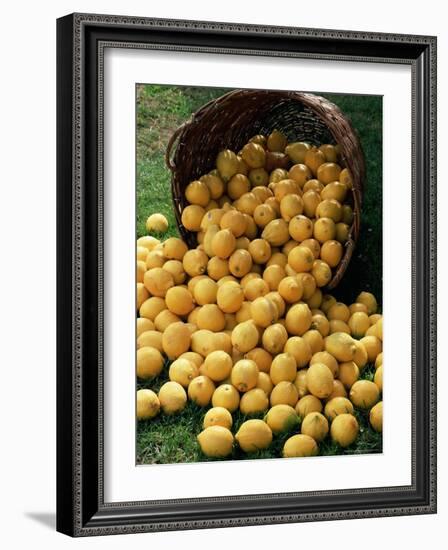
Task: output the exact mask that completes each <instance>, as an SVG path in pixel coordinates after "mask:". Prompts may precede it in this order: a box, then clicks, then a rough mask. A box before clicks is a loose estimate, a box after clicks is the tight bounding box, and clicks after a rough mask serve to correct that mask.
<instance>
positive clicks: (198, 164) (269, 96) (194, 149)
mask: <svg viewBox="0 0 448 550" xmlns="http://www.w3.org/2000/svg"><path fill="white" fill-rule="evenodd" d="M273 129H277V130H280V131H281V132H283V133H284V134H285V135H286V136H287V138H288V141H307V142H310V143H312V144H316V145H318V144H321V143H333V144H336V143H337V144H339V145H340V147H341V164H342V165H343V166H345V167H347V168H348V169H349V170H350V171H351V173H352V178H353V188H352V190H351V203H352V207H353V212H354V220H353V224H352V227H351V229H350V236H349V239H348V241H347V243H346V245H345V253H344V256H343V258H342V260H341V263H340V264H339V265H338V267H337V268H336V270H335V271H334V273H333V278H332V280H331V281H330V283H329V284H328V285H327V289H332V288H334V287H335V286H336V285H337V284H338V283H339V282H340V280H341V278H342V276H343V274H344V272H345V270H346V269H347V266H348V264H349V262H350V259H351V256H352V254H353V250H354V247H355V244H356V241H357V239H358V236H359V228H360V212H361V202H362V186H363V180H364V175H365V164H364V155H363V152H362V149H361V145H360V142H359V139H358V136H357V134H356V131H355V130H354V128H353V127H352V125H351V123H350V121H349V120H348V119H347V118H346V117H345V116H344V114H343V113H342V112H341V110H340V109H339V108H338V107H337V106H336V105H334V104H333V103H331V102H330V101H328V100H326V99H324V98H323V97H320V96H317V95H314V94H309V93H301V92H289V91H275V90H234V91H231V92H228V93H227V94H224V95H223V96H221V97H219V98H217V99H214V100H212V101H210V102H209V103H207V104H206V105H204V106H203V107H201V108H200V109H199V110H198V111H196V113H194V114H193V115H192V116H191V118H190V120H188V121H187V122H185V123H184V124H183V125H182V126H180V127H179V128H178V129H177V130H176V131H175V132H174V134H173V135H172V137H171V139H170V141H169V143H168V146H167V150H166V163H167V166H168V167H169V169H170V170H171V173H172V196H173V202H174V210H175V213H176V219H177V224H178V226H179V231H180V234H181V236H182V238H183V239H184V240H185V241H186V242H187V244H188V245H189V246H190V247H193V246H196V235H195V234H194V233H190V232H188V231H187V230H186V229H185V228H184V227H183V226H182V222H181V214H182V210H183V208H185V206H187V202H186V199H185V195H184V191H185V188H186V186H187V185H188V184H189V183H190V182H191V181H193V180H195V179H198V178H199V177H200V176H201V175H203V174H205V173H207V172H209V171H210V170H212V169H213V168H214V167H215V161H216V157H217V154H218V153H219V151H221V150H222V149H231V150H233V151H239V150H240V149H241V148H242V147H243V145H244V144H245V143H246V142H247V141H248V140H249V139H250V138H251V137H252V136H253V135H255V134H265V135H267V134H269V133H270V132H271V131H272V130H273Z"/></svg>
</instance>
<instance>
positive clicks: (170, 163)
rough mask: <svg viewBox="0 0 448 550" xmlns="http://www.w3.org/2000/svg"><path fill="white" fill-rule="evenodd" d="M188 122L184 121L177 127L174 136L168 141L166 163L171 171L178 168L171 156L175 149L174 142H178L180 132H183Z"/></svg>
mask: <svg viewBox="0 0 448 550" xmlns="http://www.w3.org/2000/svg"><path fill="white" fill-rule="evenodd" d="M187 123H188V121H187V122H184V123H183V124H181V125H180V126H179V128H177V130H175V131H174V133H173V134H172V136H171V137H170V140H169V141H168V145H167V146H166V151H165V164H166V165H167V167H168V168H169V169H170V170H171V172H174V170H176V164H175V163H174V162H173V159H172V158H171V151H172V150H173V146H174V143H175V142H176V140H177V138H178V137H179V134H181V133H182V130H183V129H184V128H185V126H186V125H187Z"/></svg>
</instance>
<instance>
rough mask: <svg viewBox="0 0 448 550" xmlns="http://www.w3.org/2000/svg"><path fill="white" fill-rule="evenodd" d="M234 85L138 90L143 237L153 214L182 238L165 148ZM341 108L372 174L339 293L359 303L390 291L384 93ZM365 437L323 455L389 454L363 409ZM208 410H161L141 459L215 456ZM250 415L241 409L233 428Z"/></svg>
mask: <svg viewBox="0 0 448 550" xmlns="http://www.w3.org/2000/svg"><path fill="white" fill-rule="evenodd" d="M226 91H227V90H224V89H218V88H193V87H172V86H159V85H140V86H138V87H137V237H139V236H141V235H144V234H146V230H145V221H146V218H147V217H148V216H149V215H150V214H152V213H154V212H161V213H163V214H164V215H165V216H166V217H167V219H168V221H169V230H168V233H167V234H165V237H167V236H175V235H177V228H176V222H175V217H174V211H173V208H172V205H171V182H170V172H169V170H168V169H167V168H166V166H165V160H164V155H165V149H166V146H167V143H168V140H169V138H170V136H171V134H172V132H173V131H174V130H175V129H176V128H177V127H178V126H179V125H181V124H182V123H183V122H184V121H185V120H186V119H188V117H189V116H190V115H191V114H192V113H194V112H195V111H196V110H197V109H198V108H199V107H201V106H202V105H204V103H206V102H208V101H209V100H211V99H213V98H215V97H219V96H220V95H222V94H223V93H225V92H226ZM321 95H324V96H325V97H327V98H328V99H330V100H331V101H333V102H334V103H336V104H337V105H339V107H340V108H341V109H342V111H343V112H344V113H345V114H346V115H347V116H349V117H350V118H351V120H352V123H353V125H354V127H355V128H356V130H357V131H358V133H359V136H360V140H361V144H362V147H363V150H364V154H365V158H366V165H367V166H366V168H367V177H366V182H365V192H364V202H363V209H362V224H361V236H360V240H359V242H358V245H357V248H356V250H355V253H354V256H353V258H352V261H351V263H350V265H349V267H348V269H347V272H346V274H345V277H344V279H343V281H342V282H341V284H340V285H339V286H338V288H337V289H336V291H334V292H333V294H334V295H335V296H336V297H337V298H338V299H341V300H342V301H348V303H351V302H352V301H353V300H354V299H355V297H356V295H357V294H358V293H359V292H360V291H361V290H369V291H371V292H373V293H374V294H375V296H377V298H378V299H379V301H380V302H381V296H382V220H381V211H382V141H381V140H382V137H381V136H382V98H381V97H378V96H348V95H338V94H321ZM167 367H168V366H166V368H164V370H163V373H162V374H161V375H160V376H159V377H158V378H157V379H156V380H153V381H151V382H150V383H146V384H139V385H138V387H139V388H140V387H148V388H151V389H154V390H157V389H158V388H159V387H160V386H161V385H162V384H163V382H165V381H166V380H167V379H168V368H167ZM362 377H363V378H368V379H372V377H373V367H371V366H370V367H366V368H365V369H364V371H363V373H362ZM355 414H356V416H357V418H358V421H359V424H360V435H359V437H358V439H357V441H356V442H355V443H354V444H353V445H352V446H350V447H348V448H346V449H342V448H341V447H339V446H338V445H336V444H334V443H333V442H331V441H330V440H329V439H328V438H327V440H325V441H324V442H322V443H321V444H320V446H319V447H320V454H322V455H340V454H363V453H378V452H382V438H381V434H378V433H376V432H375V431H373V430H372V429H371V427H370V426H369V423H368V419H367V416H366V414H365V413H364V412H363V411H361V410H356V411H355ZM203 416H204V410H203V409H201V408H199V407H197V406H196V405H195V404H194V403H191V402H189V403H188V404H187V406H186V408H185V409H184V410H183V411H182V412H181V413H180V414H178V415H176V416H166V415H159V416H158V417H157V418H156V419H154V420H152V421H149V422H139V423H138V427H137V442H136V443H137V463H138V464H167V463H180V462H198V461H209V460H211V459H207V458H206V457H204V455H203V454H202V453H201V451H200V448H199V445H198V443H197V440H196V436H197V434H198V433H199V432H200V431H201V429H202V420H203ZM246 419H247V417H245V416H244V415H242V414H241V413H240V412H237V413H234V414H233V422H234V424H233V428H232V431H233V432H234V433H236V431H237V430H238V427H239V426H240V425H241V424H242V422H244V420H246ZM293 432H294V433H297V427H295V428H294V430H292V432H289V433H288V432H287V433H285V434H282V435H280V436H276V437H275V438H274V441H273V444H272V445H271V447H270V448H269V449H268V450H265V451H259V452H258V453H254V454H252V455H245V454H243V453H241V451H240V450H239V449H238V448H235V450H234V453H233V455H232V457H231V458H232V459H233V460H240V459H244V458H248V457H250V458H276V457H279V456H281V449H282V447H283V444H284V441H285V440H286V439H287V438H288V437H289V436H290V435H291V433H293Z"/></svg>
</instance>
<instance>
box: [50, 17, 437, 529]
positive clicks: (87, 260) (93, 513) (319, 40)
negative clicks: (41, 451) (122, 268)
mask: <svg viewBox="0 0 448 550" xmlns="http://www.w3.org/2000/svg"><path fill="white" fill-rule="evenodd" d="M111 46H113V47H120V48H153V49H162V50H163V49H167V50H168V49H169V50H170V51H174V52H175V51H197V52H213V53H220V54H223V55H225V54H226V53H232V54H245V55H264V56H274V57H299V58H300V57H306V58H308V59H310V58H311V59H332V60H342V61H362V62H366V63H368V62H376V63H399V64H407V65H410V66H411V69H412V113H409V116H412V209H413V211H412V217H413V223H412V227H413V234H412V251H413V258H412V310H413V311H412V312H413V317H412V347H413V349H412V457H411V458H412V484H411V485H410V486H404V487H382V488H372V489H350V488H347V489H344V490H337V491H320V492H313V493H311V494H310V493H281V494H263V495H241V496H234V497H231V498H228V497H219V496H217V497H216V498H195V499H181V500H166V501H151V494H150V493H148V501H145V502H120V503H107V502H104V492H103V478H102V474H103V467H102V465H103V422H102V420H103V418H102V405H103V356H102V350H103V332H102V330H103V328H102V327H103V318H102V315H103V305H102V300H103V283H102V281H103V271H102V260H103V240H102V239H103V235H102V221H103V181H102V160H103V159H102V154H103V136H102V131H103V119H102V105H103V95H102V94H103V78H104V74H103V54H104V49H105V48H107V47H111ZM57 52H58V57H57V73H58V74H57V119H58V123H57V141H58V145H57V158H58V164H57V185H58V187H57V231H58V244H57V253H58V262H57V278H58V286H57V292H58V308H57V314H58V321H57V326H58V367H57V369H58V370H57V390H58V397H57V435H58V442H57V529H58V530H59V531H61V532H63V533H66V534H68V535H71V536H89V535H105V534H113V533H133V532H145V531H161V530H174V529H198V528H211V527H227V526H239V525H262V524H268V523H285V522H302V521H317V520H330V519H347V518H363V517H378V516H392V515H404V514H428V513H435V511H436V412H435V411H436V38H435V37H429V36H407V35H395V34H376V33H361V32H349V31H332V30H316V29H303V28H290V27H260V26H253V25H238V24H228V23H211V22H199V21H175V20H163V19H145V18H136V17H135V18H134V17H122V16H108V15H91V14H73V15H69V16H66V17H63V18H61V19H59V20H58V22H57ZM410 276H411V274H410Z"/></svg>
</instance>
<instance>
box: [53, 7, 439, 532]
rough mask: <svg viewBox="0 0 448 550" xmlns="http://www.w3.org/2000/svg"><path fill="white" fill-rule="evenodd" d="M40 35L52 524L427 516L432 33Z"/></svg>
mask: <svg viewBox="0 0 448 550" xmlns="http://www.w3.org/2000/svg"><path fill="white" fill-rule="evenodd" d="M57 41H58V42H57V49H58V59H57V71H58V75H57V86H58V89H57V92H58V93H57V100H58V103H57V118H58V126H57V132H58V135H57V141H58V155H57V156H58V166H57V179H58V200H57V215H58V325H57V326H58V388H57V389H58V399H57V406H58V411H57V414H58V426H57V427H58V444H57V452H58V457H57V466H58V471H57V485H58V489H57V529H58V530H59V531H61V532H63V533H66V534H68V535H71V536H89V535H105V534H116V533H137V532H146V531H162V530H175V529H199V528H211V527H227V526H244V525H263V524H268V523H285V522H303V521H321V520H330V519H348V518H365V517H379V516H392V515H404V514H429V513H435V511H436V415H435V411H436V263H435V257H436V38H435V37H429V36H408V35H399V34H373V33H367V32H366V33H361V32H351V31H336V30H321V29H304V28H292V27H269V26H268V27H260V26H254V25H240V24H229V23H210V22H199V21H177V20H162V19H146V18H137V17H123V16H109V15H107V16H106V15H104V16H103V15H91V14H73V15H69V16H66V17H63V18H61V19H59V20H58V22H57ZM383 371H384V375H383ZM383 412H384V414H383Z"/></svg>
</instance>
